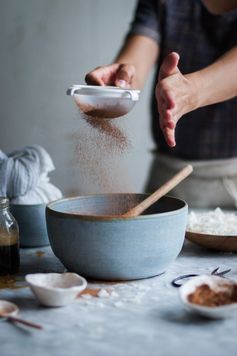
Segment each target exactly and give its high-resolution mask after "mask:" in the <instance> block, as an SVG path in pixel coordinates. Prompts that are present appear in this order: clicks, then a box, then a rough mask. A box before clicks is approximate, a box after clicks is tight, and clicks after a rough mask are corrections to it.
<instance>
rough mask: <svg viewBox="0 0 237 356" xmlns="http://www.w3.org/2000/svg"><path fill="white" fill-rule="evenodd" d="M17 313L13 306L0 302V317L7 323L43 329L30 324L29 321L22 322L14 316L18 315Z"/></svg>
mask: <svg viewBox="0 0 237 356" xmlns="http://www.w3.org/2000/svg"><path fill="white" fill-rule="evenodd" d="M18 312H19V309H18V307H17V306H16V305H15V304H13V303H10V302H7V301H5V300H0V317H2V318H5V319H7V320H9V321H13V322H17V323H21V324H24V325H26V326H30V327H31V328H35V329H39V330H42V329H43V327H42V326H41V325H39V324H35V323H32V322H31V321H27V320H23V319H21V318H18V317H16V316H15V315H16V314H18Z"/></svg>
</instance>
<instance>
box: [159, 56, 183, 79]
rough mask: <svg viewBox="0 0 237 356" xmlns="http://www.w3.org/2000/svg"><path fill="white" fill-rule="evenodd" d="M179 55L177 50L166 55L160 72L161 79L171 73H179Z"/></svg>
mask: <svg viewBox="0 0 237 356" xmlns="http://www.w3.org/2000/svg"><path fill="white" fill-rule="evenodd" d="M178 63H179V55H178V53H176V52H172V53H170V54H168V56H166V57H165V59H164V61H163V63H162V65H161V68H160V72H159V80H161V79H164V78H166V77H168V76H170V75H173V74H176V73H179V68H178Z"/></svg>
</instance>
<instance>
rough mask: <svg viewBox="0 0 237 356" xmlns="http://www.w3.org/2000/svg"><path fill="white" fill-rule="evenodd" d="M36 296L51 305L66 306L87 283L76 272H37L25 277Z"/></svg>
mask: <svg viewBox="0 0 237 356" xmlns="http://www.w3.org/2000/svg"><path fill="white" fill-rule="evenodd" d="M25 279H26V281H27V282H28V283H29V285H30V288H31V290H32V292H33V293H34V295H35V296H36V298H37V299H38V300H39V302H40V303H41V304H42V305H46V306H49V307H59V306H64V305H67V304H69V303H70V302H72V301H73V300H74V299H75V298H76V297H77V295H78V294H79V293H80V292H82V291H83V290H84V289H85V288H86V285H87V282H86V280H85V279H84V278H83V277H81V276H79V275H78V274H76V273H70V272H68V273H35V274H27V275H26V277H25Z"/></svg>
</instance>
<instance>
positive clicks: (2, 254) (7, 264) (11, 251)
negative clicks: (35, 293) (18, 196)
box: [0, 197, 20, 275]
mask: <svg viewBox="0 0 237 356" xmlns="http://www.w3.org/2000/svg"><path fill="white" fill-rule="evenodd" d="M19 266H20V253H19V229H18V224H17V222H16V220H15V219H14V217H13V216H12V214H11V213H10V211H9V200H8V198H6V197H0V274H1V275H6V274H14V273H17V272H18V270H19Z"/></svg>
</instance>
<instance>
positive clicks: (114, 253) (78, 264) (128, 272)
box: [46, 194, 188, 280]
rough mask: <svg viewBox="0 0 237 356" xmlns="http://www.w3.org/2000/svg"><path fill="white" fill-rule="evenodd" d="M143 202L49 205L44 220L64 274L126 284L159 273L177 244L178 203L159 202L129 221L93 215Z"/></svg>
mask: <svg viewBox="0 0 237 356" xmlns="http://www.w3.org/2000/svg"><path fill="white" fill-rule="evenodd" d="M146 197H147V195H143V194H104V195H91V196H81V197H76V198H68V199H60V200H57V201H55V202H51V203H49V204H48V205H47V208H46V220H47V228H48V235H49V240H50V244H51V247H52V249H53V252H54V253H55V255H56V256H57V257H58V258H59V259H60V261H61V262H62V263H63V264H64V266H65V267H66V268H67V269H68V270H69V271H72V272H76V273H78V274H80V275H82V276H84V277H86V278H91V279H101V280H132V279H140V278H146V277H152V276H155V275H158V274H161V273H163V272H165V270H166V269H167V268H168V266H169V265H170V264H171V263H172V262H173V261H174V260H175V258H176V257H177V255H178V254H179V252H180V250H181V248H182V245H183V241H184V236H185V228H186V223H187V211H188V209H187V204H186V203H185V202H184V201H182V200H180V199H176V198H171V197H163V198H161V199H160V200H159V201H158V202H157V203H156V204H154V205H153V206H152V207H151V208H150V209H148V210H147V212H146V215H141V216H138V217H135V218H116V217H105V216H104V217H102V216H98V215H106V214H107V215H108V214H118V213H121V212H122V210H121V208H122V207H123V209H124V207H125V206H128V205H130V206H131V205H133V206H134V205H136V204H137V203H138V202H140V201H142V200H143V199H145V198H146ZM88 214H90V215H88ZM96 215H97V216H96Z"/></svg>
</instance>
